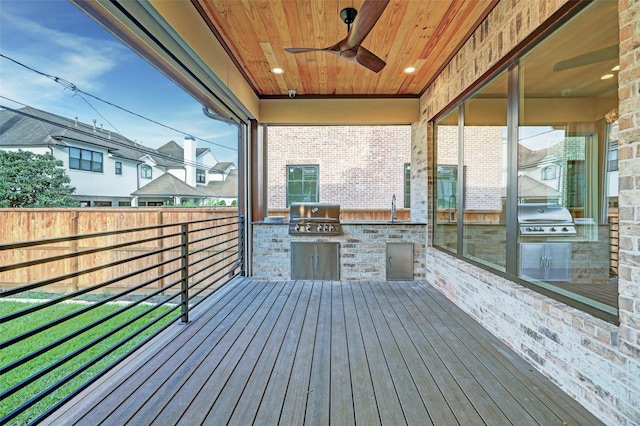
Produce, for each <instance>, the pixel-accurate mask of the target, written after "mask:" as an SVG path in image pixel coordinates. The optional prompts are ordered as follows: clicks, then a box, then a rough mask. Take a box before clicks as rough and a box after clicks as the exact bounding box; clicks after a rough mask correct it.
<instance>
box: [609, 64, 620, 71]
mask: <svg viewBox="0 0 640 426" xmlns="http://www.w3.org/2000/svg"><path fill="white" fill-rule="evenodd" d="M611 71H620V65H616V66H615V67H613V68H611Z"/></svg>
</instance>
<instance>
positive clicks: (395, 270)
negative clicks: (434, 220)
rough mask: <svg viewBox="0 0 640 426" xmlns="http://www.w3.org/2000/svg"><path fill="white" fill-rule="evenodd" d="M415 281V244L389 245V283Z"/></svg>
mask: <svg viewBox="0 0 640 426" xmlns="http://www.w3.org/2000/svg"><path fill="white" fill-rule="evenodd" d="M394 280H403V281H411V280H413V244H412V243H387V281H394Z"/></svg>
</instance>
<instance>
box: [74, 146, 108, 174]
mask: <svg viewBox="0 0 640 426" xmlns="http://www.w3.org/2000/svg"><path fill="white" fill-rule="evenodd" d="M69 168H70V169H74V170H85V171H88V172H97V173H102V153H100V152H95V151H90V150H88V149H81V148H69Z"/></svg>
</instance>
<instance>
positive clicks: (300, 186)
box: [287, 165, 320, 207]
mask: <svg viewBox="0 0 640 426" xmlns="http://www.w3.org/2000/svg"><path fill="white" fill-rule="evenodd" d="M319 173H320V170H319V166H318V165H300V166H287V207H289V206H291V203H297V202H307V203H309V202H318V201H319V188H318V178H319Z"/></svg>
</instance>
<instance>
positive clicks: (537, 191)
mask: <svg viewBox="0 0 640 426" xmlns="http://www.w3.org/2000/svg"><path fill="white" fill-rule="evenodd" d="M561 195H562V194H561V193H560V192H559V191H557V190H555V189H553V188H551V187H550V186H548V185H545V184H544V183H542V182H539V181H537V180H535V179H533V178H530V177H529V176H519V177H518V197H519V198H556V197H560V196H561Z"/></svg>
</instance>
